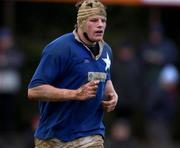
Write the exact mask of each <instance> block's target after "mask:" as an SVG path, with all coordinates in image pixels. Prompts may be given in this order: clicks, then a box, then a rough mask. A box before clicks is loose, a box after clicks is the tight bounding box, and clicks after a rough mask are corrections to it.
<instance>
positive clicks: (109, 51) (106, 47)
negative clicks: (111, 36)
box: [104, 42, 112, 54]
mask: <svg viewBox="0 0 180 148" xmlns="http://www.w3.org/2000/svg"><path fill="white" fill-rule="evenodd" d="M104 49H105V50H106V51H107V52H108V53H109V54H112V49H111V47H110V45H109V44H108V43H107V42H104Z"/></svg>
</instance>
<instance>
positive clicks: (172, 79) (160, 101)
mask: <svg viewBox="0 0 180 148" xmlns="http://www.w3.org/2000/svg"><path fill="white" fill-rule="evenodd" d="M178 81H179V73H178V71H177V69H176V67H175V66H174V65H166V66H164V67H163V69H162V70H161V71H160V74H159V79H158V84H159V85H158V86H157V87H158V88H157V87H154V91H153V92H154V93H152V94H151V95H149V96H148V100H147V105H146V113H147V114H146V119H147V127H146V129H147V137H148V140H149V142H150V144H151V145H150V147H153V148H160V147H163V148H171V147H172V133H171V124H172V122H173V117H174V114H175V110H176V108H175V107H176V106H175V104H176V98H177V94H178V93H177V84H178Z"/></svg>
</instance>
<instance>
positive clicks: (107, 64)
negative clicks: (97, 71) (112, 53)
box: [102, 53, 111, 71]
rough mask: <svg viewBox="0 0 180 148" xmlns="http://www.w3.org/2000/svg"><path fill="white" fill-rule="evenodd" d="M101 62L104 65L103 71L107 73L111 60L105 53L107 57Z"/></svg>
mask: <svg viewBox="0 0 180 148" xmlns="http://www.w3.org/2000/svg"><path fill="white" fill-rule="evenodd" d="M102 60H103V61H104V62H105V63H106V67H105V70H106V71H107V70H108V69H109V68H110V65H111V60H110V58H109V55H108V53H107V57H106V58H102Z"/></svg>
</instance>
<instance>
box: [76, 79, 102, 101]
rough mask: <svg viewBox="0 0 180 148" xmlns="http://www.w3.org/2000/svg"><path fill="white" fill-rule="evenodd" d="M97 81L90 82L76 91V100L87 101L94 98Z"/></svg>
mask: <svg viewBox="0 0 180 148" xmlns="http://www.w3.org/2000/svg"><path fill="white" fill-rule="evenodd" d="M98 84H99V80H92V81H90V82H88V83H86V84H84V85H82V86H81V87H80V88H79V89H77V94H76V100H87V99H90V98H93V97H95V96H96V92H97V89H98Z"/></svg>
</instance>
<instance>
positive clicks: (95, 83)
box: [88, 80, 99, 86]
mask: <svg viewBox="0 0 180 148" xmlns="http://www.w3.org/2000/svg"><path fill="white" fill-rule="evenodd" d="M88 84H89V85H91V86H94V85H98V84H99V80H92V81H90V82H89V83H88Z"/></svg>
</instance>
